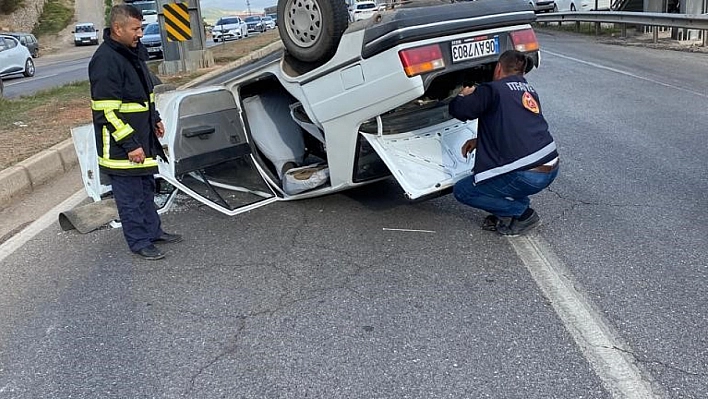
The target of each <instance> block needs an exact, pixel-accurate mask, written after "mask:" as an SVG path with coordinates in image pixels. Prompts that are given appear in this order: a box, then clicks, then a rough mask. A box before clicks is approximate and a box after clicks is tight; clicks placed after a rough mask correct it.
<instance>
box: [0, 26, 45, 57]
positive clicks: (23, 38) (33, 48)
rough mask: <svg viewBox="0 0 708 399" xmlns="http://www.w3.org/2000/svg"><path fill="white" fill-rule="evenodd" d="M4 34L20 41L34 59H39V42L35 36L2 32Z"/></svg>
mask: <svg viewBox="0 0 708 399" xmlns="http://www.w3.org/2000/svg"><path fill="white" fill-rule="evenodd" d="M2 34H3V35H8V36H12V37H14V38H15V39H17V40H19V41H20V43H21V44H22V45H23V46H25V47H27V49H28V50H29V52H30V54H32V58H37V57H39V42H38V41H37V38H36V37H35V36H34V35H33V34H31V33H25V32H7V33H5V32H2Z"/></svg>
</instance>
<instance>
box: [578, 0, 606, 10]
mask: <svg viewBox="0 0 708 399" xmlns="http://www.w3.org/2000/svg"><path fill="white" fill-rule="evenodd" d="M578 10H580V11H608V10H610V0H597V5H595V0H580V7H578Z"/></svg>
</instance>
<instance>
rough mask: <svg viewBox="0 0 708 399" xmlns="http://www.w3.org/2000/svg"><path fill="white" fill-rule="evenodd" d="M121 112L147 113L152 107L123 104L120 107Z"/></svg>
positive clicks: (138, 104) (146, 104)
mask: <svg viewBox="0 0 708 399" xmlns="http://www.w3.org/2000/svg"><path fill="white" fill-rule="evenodd" d="M119 111H120V112H123V113H131V112H147V111H150V106H149V105H148V103H144V104H140V103H123V104H121V105H120V109H119Z"/></svg>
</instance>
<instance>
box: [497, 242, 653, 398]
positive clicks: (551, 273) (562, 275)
mask: <svg viewBox="0 0 708 399" xmlns="http://www.w3.org/2000/svg"><path fill="white" fill-rule="evenodd" d="M509 242H510V243H511V246H512V247H513V248H514V250H515V251H516V253H517V255H518V256H519V258H521V261H522V262H523V263H524V265H526V268H527V269H528V271H529V273H531V276H532V277H533V279H534V280H535V281H536V284H537V285H538V287H539V288H540V289H541V291H542V292H543V294H544V295H545V296H546V298H548V300H549V301H550V302H551V305H552V306H553V309H554V310H555V311H556V313H557V314H558V316H559V317H560V319H561V321H562V322H563V324H564V325H565V328H566V330H567V331H568V332H569V333H570V334H571V335H572V337H573V339H574V340H575V342H576V344H577V345H578V347H580V350H581V351H582V353H583V355H584V356H585V358H586V359H587V360H588V361H589V362H590V364H591V365H592V367H593V369H594V370H595V373H596V374H597V376H598V377H599V378H600V379H601V380H602V383H603V386H604V387H605V388H606V389H607V390H608V391H609V392H610V393H611V394H612V396H613V397H615V398H627V399H645V398H646V399H650V398H662V397H665V396H666V395H665V393H658V392H656V391H655V390H653V389H652V384H651V381H654V378H653V377H652V376H651V375H650V374H649V373H648V372H646V371H645V370H641V369H640V368H639V367H638V366H637V361H636V359H635V358H634V357H633V356H631V355H630V353H632V350H631V348H630V347H629V345H628V344H626V343H624V342H622V340H621V339H620V338H619V337H617V336H616V335H615V333H614V332H613V329H612V328H611V327H610V325H611V324H610V323H609V322H608V321H606V320H605V319H604V317H603V316H602V315H601V314H600V313H599V312H598V311H596V310H595V307H594V306H593V304H592V302H591V301H590V300H589V299H588V298H586V297H585V295H583V294H582V292H581V291H580V290H578V288H577V287H578V284H577V283H576V282H575V281H573V280H572V278H571V275H570V273H569V272H568V271H567V270H566V269H565V267H564V266H563V264H562V263H561V262H560V260H559V259H558V257H557V256H556V255H555V254H554V253H553V251H552V250H551V248H550V246H549V245H548V243H546V242H545V240H543V239H542V238H541V237H540V236H536V235H532V236H520V237H514V238H509Z"/></svg>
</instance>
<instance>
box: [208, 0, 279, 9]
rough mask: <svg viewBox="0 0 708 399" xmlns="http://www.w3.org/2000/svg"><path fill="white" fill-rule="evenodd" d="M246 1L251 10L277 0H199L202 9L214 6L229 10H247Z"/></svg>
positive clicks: (272, 3)
mask: <svg viewBox="0 0 708 399" xmlns="http://www.w3.org/2000/svg"><path fill="white" fill-rule="evenodd" d="M246 1H248V2H249V3H250V5H251V10H252V11H255V10H261V11H262V10H263V9H264V8H266V7H271V6H274V5H276V4H278V1H277V0H201V1H200V4H201V8H202V10H204V9H207V8H216V9H220V10H231V11H247V10H248V5H247V4H246Z"/></svg>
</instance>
